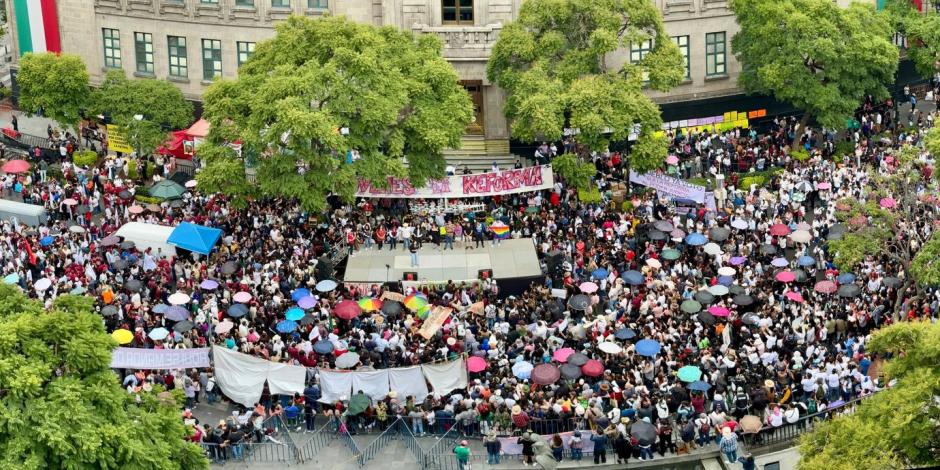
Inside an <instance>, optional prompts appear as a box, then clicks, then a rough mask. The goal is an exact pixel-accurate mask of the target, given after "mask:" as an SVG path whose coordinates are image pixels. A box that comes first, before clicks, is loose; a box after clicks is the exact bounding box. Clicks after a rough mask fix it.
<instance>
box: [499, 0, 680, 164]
mask: <svg viewBox="0 0 940 470" xmlns="http://www.w3.org/2000/svg"><path fill="white" fill-rule="evenodd" d="M645 41H652V50H650V52H649V53H648V54H647V55H646V57H645V58H643V60H641V61H640V62H639V63H637V64H631V63H629V62H627V63H625V64H623V65H622V66H616V65H615V64H614V61H613V60H612V59H611V58H612V56H613V55H614V53H616V52H618V51H620V52H622V51H623V50H628V49H629V48H630V46H631V44H634V45H638V44H641V43H643V42H645ZM487 75H488V76H489V79H490V81H492V82H494V83H496V84H497V85H499V86H501V87H502V88H504V89H505V90H506V91H507V93H508V97H507V99H506V103H505V107H504V113H505V114H506V117H507V118H508V119H509V121H510V123H511V127H512V134H513V136H514V137H515V138H517V139H520V140H524V141H529V142H533V141H539V140H558V139H560V138H561V137H562V135H563V133H564V130H565V128H573V129H577V131H578V135H577V140H578V142H579V143H580V144H582V145H584V146H586V147H587V149H590V150H603V149H605V148H606V147H607V145H608V143H609V142H610V141H622V140H626V139H627V138H628V137H629V136H630V135H631V134H632V133H635V131H636V130H639V132H638V133H637V141H636V142H635V143H634V146H633V148H632V151H631V155H630V160H629V163H630V164H631V166H632V167H634V168H636V169H638V170H640V171H646V170H650V169H653V168H658V167H659V166H661V165H662V163H663V159H664V158H665V157H666V151H667V149H668V143H667V142H666V140H665V139H664V138H661V137H657V136H656V133H657V132H658V131H660V130H661V128H662V117H661V115H660V112H659V107H657V106H656V104H655V103H653V102H652V100H650V99H649V98H648V97H647V96H646V95H645V94H644V93H643V91H644V87H649V88H652V89H654V90H661V91H665V90H668V89H670V88H672V87H673V86H675V85H677V84H679V83H680V82H681V81H682V80H683V78H684V77H685V67H684V61H683V58H682V55H681V54H680V52H679V49H678V47H677V46H676V45H675V44H674V43H673V42H672V40H671V39H670V38H669V35H668V34H667V33H666V31H665V28H664V27H663V21H662V17H661V16H660V13H659V9H658V8H657V7H656V5H655V4H654V3H653V2H650V1H648V0H592V1H583V0H529V1H527V2H525V3H524V4H523V5H522V9H521V11H520V12H519V18H518V19H517V20H516V21H514V22H512V23H510V24H509V25H507V26H506V27H504V28H503V30H502V32H501V33H500V35H499V39H498V40H497V41H496V45H495V46H494V47H493V53H492V54H491V55H490V60H489V63H488V64H487Z"/></svg>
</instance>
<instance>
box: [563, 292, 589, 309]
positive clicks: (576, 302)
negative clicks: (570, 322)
mask: <svg viewBox="0 0 940 470" xmlns="http://www.w3.org/2000/svg"><path fill="white" fill-rule="evenodd" d="M590 306H591V298H590V297H588V296H586V295H584V294H578V295H575V296H572V297H571V298H570V299H568V307H571V309H572V310H587V309H588V308H589V307H590Z"/></svg>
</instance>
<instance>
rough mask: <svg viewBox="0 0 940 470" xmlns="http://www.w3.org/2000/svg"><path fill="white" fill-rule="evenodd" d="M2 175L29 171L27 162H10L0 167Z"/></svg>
mask: <svg viewBox="0 0 940 470" xmlns="http://www.w3.org/2000/svg"><path fill="white" fill-rule="evenodd" d="M0 170H3V172H4V173H26V172H27V171H29V162H27V161H26V160H10V161H8V162H6V163H4V164H3V167H0Z"/></svg>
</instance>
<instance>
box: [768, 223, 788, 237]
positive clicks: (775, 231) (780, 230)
mask: <svg viewBox="0 0 940 470" xmlns="http://www.w3.org/2000/svg"><path fill="white" fill-rule="evenodd" d="M770 234H771V235H773V236H775V237H785V236H787V235H789V234H790V227H787V226H786V225H784V224H774V225H771V226H770Z"/></svg>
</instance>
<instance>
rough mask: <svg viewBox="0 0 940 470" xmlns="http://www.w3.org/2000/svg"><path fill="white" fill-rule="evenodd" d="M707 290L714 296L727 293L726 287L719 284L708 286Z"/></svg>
mask: <svg viewBox="0 0 940 470" xmlns="http://www.w3.org/2000/svg"><path fill="white" fill-rule="evenodd" d="M708 292H711V293H712V295H714V296H722V295H727V294H728V288H727V287H725V286H723V285H721V284H715V285H714V286H711V287H709V288H708Z"/></svg>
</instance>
